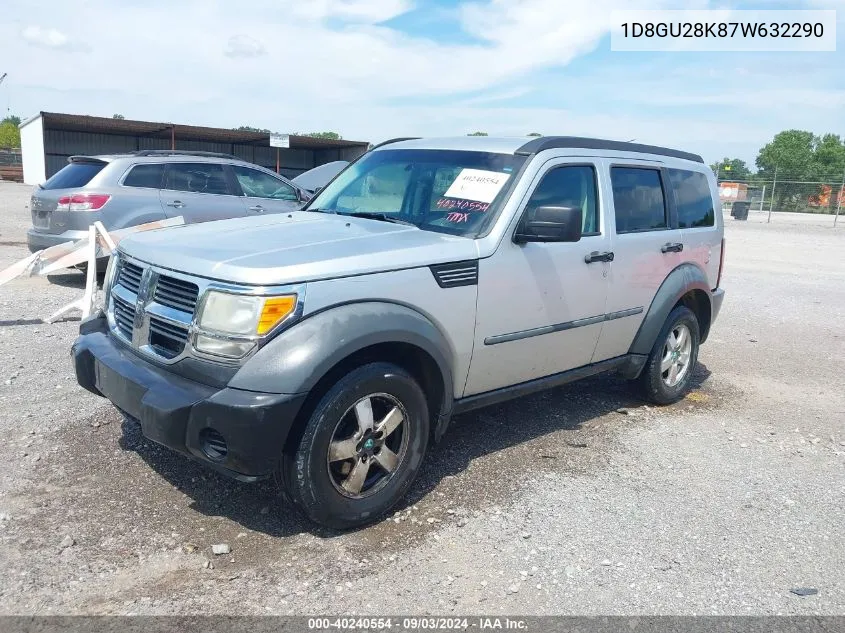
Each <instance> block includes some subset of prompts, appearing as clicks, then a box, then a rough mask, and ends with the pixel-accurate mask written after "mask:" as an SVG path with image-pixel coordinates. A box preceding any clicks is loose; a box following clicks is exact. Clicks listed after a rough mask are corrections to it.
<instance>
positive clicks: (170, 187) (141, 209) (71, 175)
mask: <svg viewBox="0 0 845 633" xmlns="http://www.w3.org/2000/svg"><path fill="white" fill-rule="evenodd" d="M310 197H311V194H309V193H308V192H306V191H305V190H304V189H302V188H300V187H297V186H296V185H294V184H292V183H291V182H290V181H289V180H287V179H286V178H283V177H282V176H279V175H278V174H276V173H274V172H272V171H270V170H268V169H264V168H263V167H259V166H258V165H254V164H252V163H248V162H246V161H243V160H241V159H239V158H237V157H235V156H231V155H228V154H216V153H212V152H188V151H172V150H147V151H140V152H134V153H132V154H120V155H113V156H71V157H70V158H69V159H68V164H67V165H66V166H65V167H63V168H62V169H61V170H60V171H58V172H57V173H56V174H55V175H53V176H52V177H51V178H50V179H49V180H47V182H45V183H44V184H42V185H40V186H38V187H37V188H36V190H35V192H34V193H33V194H32V199H31V200H30V210H31V213H32V228H31V229H29V231H28V232H27V243H28V245H29V249H30V251H32V252H35V251H38V250H41V249H43V248H47V247H48V246H53V245H55V244H61V243H63V242H68V241H73V240H78V239H81V238H82V237H85V236H86V235H87V233H88V226H89V225H90V224H92V223H94V222H95V221H97V220H99V221H101V222H102V223H103V225H104V226H105V228H106V229H107V230H112V229H122V228H125V227H128V226H134V225H136V224H143V223H144V222H151V221H153V220H161V219H164V218H168V217H175V216H180V215H181V216H182V217H183V218H184V219H185V222H186V223H194V222H208V221H210V220H222V219H226V218H236V217H246V216H256V215H262V214H265V213H283V212H289V211H295V210H297V209H298V208H299V207H300V206H301V205H302V203H303V202H304V201H306V200H308V199H309V198H310Z"/></svg>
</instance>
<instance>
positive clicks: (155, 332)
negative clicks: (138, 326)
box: [150, 316, 188, 358]
mask: <svg viewBox="0 0 845 633" xmlns="http://www.w3.org/2000/svg"><path fill="white" fill-rule="evenodd" d="M187 341H188V330H187V329H185V328H180V327H177V326H175V325H172V324H170V323H168V322H167V321H163V320H161V319H159V318H157V317H154V316H151V317H150V346H151V347H152V348H153V349H154V350H156V352H158V353H159V354H161V355H162V356H164V357H165V358H175V357H176V356H178V355H179V354H181V353H182V352H183V351H184V349H185V343H186V342H187Z"/></svg>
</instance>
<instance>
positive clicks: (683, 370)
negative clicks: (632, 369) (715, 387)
mask: <svg viewBox="0 0 845 633" xmlns="http://www.w3.org/2000/svg"><path fill="white" fill-rule="evenodd" d="M699 336H700V335H699V329H698V319H697V318H696V316H695V314H694V313H693V312H692V310H690V309H689V308H687V307H686V306H678V307H677V308H675V309H674V310H672V312H670V313H669V317H668V318H667V319H666V324H665V325H664V326H663V329H662V330H661V331H660V334H659V335H658V337H657V341H655V343H654V347H652V349H651V353H650V354H649V357H648V361H647V362H646V365H645V367H644V368H643V372H642V374H640V377H639V385H640V389H641V391H642V393H643V395H644V396H645V398H646V399H647V400H650V401H652V402H654V403H655V404H672V403H673V402H677V401H678V400H680V399H681V398H683V397H684V395H685V394H686V392H687V390H688V389H689V385H690V382H691V380H692V373H693V370H694V368H695V363H696V362H697V361H698V345H699Z"/></svg>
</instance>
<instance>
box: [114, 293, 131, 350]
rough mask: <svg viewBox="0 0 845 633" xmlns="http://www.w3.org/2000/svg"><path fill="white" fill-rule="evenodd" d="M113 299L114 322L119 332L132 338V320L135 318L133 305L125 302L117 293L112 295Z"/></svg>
mask: <svg viewBox="0 0 845 633" xmlns="http://www.w3.org/2000/svg"><path fill="white" fill-rule="evenodd" d="M112 299H113V301H114V322H115V323H116V324H117V329H118V330H119V331H120V333H121V334H122V335H123V336H125V337H126V338H128V339H129V340H132V322H133V321H134V320H135V306H133V305H132V304H131V303H127V302H126V301H124V300H123V299H121V298H120V297H118V296H117V295H112Z"/></svg>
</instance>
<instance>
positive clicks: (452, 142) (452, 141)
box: [376, 136, 531, 154]
mask: <svg viewBox="0 0 845 633" xmlns="http://www.w3.org/2000/svg"><path fill="white" fill-rule="evenodd" d="M530 140H531V138H530V137H527V136H517V137H511V138H508V137H496V136H454V137H447V138H409V139H402V140H398V141H394V142H386V143H385V144H383V145H381V146H378V145H377V146H376V148H377V149H376V151H380V150H383V149H456V150H465V151H476V152H492V153H494V154H513V153H514V152H516V150H518V149H519V148H520V147H522V146H523V145H525V143H527V142H528V141H530Z"/></svg>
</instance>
